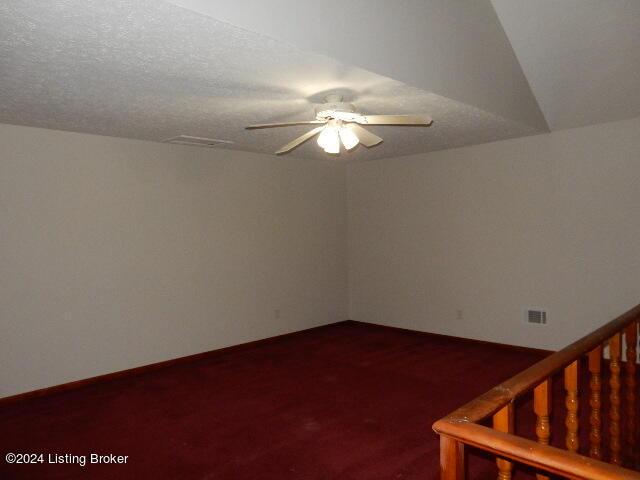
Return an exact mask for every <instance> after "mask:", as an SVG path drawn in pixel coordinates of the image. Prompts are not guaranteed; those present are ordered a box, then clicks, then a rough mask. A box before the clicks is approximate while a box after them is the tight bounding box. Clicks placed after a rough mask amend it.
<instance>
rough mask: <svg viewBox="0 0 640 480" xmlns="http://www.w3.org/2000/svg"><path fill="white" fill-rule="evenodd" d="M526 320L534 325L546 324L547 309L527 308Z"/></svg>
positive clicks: (525, 312)
mask: <svg viewBox="0 0 640 480" xmlns="http://www.w3.org/2000/svg"><path fill="white" fill-rule="evenodd" d="M524 320H525V322H527V323H532V324H534V325H546V324H547V311H546V310H543V309H541V308H526V309H525V311H524Z"/></svg>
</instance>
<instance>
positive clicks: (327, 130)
mask: <svg viewBox="0 0 640 480" xmlns="http://www.w3.org/2000/svg"><path fill="white" fill-rule="evenodd" d="M318 145H320V147H322V149H323V150H324V151H325V152H327V153H333V154H338V153H340V135H339V133H338V128H337V127H335V126H334V125H327V126H326V127H324V130H322V132H320V135H319V136H318Z"/></svg>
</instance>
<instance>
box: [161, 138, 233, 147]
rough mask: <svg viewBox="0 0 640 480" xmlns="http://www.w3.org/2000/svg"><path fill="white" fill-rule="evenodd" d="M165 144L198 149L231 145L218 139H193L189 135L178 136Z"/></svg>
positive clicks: (169, 139) (167, 140)
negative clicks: (191, 146)
mask: <svg viewBox="0 0 640 480" xmlns="http://www.w3.org/2000/svg"><path fill="white" fill-rule="evenodd" d="M163 142H164V143H175V144H176V145H193V146H196V147H209V148H211V147H215V146H216V145H222V144H227V145H228V144H231V143H233V142H230V141H228V140H218V139H216V138H204V137H191V136H189V135H178V136H177V137H173V138H168V139H166V140H163Z"/></svg>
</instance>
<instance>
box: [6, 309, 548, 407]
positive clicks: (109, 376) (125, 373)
mask: <svg viewBox="0 0 640 480" xmlns="http://www.w3.org/2000/svg"><path fill="white" fill-rule="evenodd" d="M340 324H344V325H349V324H351V325H362V326H376V327H379V328H384V329H389V330H395V331H404V332H410V333H413V334H420V335H425V336H430V337H438V338H443V339H449V340H455V341H459V342H465V343H471V344H476V345H477V344H482V345H489V346H493V347H496V348H507V349H510V350H515V351H520V352H527V353H536V354H539V355H549V354H551V353H553V351H552V350H542V349H538V348H529V347H520V346H517V345H509V344H505V343H496V342H488V341H484V340H474V339H471V338H462V337H454V336H451V335H442V334H440V333H430V332H422V331H419V330H411V329H408V328H400V327H391V326H389V325H379V324H375V323H368V322H359V321H356V320H343V321H341V322H335V323H330V324H328V325H320V326H317V327H312V328H307V329H305V330H298V331H296V332H290V333H284V334H282V335H276V336H274V337H268V338H264V339H261V340H255V341H253V342H247V343H241V344H238V345H232V346H230V347H225V348H219V349H217V350H210V351H207V352H202V353H196V354H194V355H188V356H186V357H179V358H173V359H171V360H165V361H163V362H157V363H152V364H150V365H143V366H140V367H134V368H129V369H127V370H120V371H117V372H113V373H106V374H104V375H98V376H96V377H90V378H85V379H82V380H76V381H74V382H69V383H63V384H61V385H54V386H52V387H46V388H40V389H38V390H32V391H30V392H24V393H18V394H17V395H11V396H9V397H3V398H0V407H3V406H6V405H9V404H12V403H15V402H20V401H24V400H28V399H31V398H38V397H44V396H48V395H54V394H57V393H62V392H68V391H70V390H76V389H78V388H82V387H86V386H89V385H95V384H97V383H102V382H108V381H111V380H116V379H118V378H123V377H132V376H136V375H141V374H143V373H147V372H151V371H154V370H160V369H163V368H168V367H172V366H174V365H180V364H184V363H190V362H195V361H198V360H204V359H207V358H213V357H216V356H218V355H222V354H224V353H230V352H234V351H241V350H245V349H250V348H254V347H257V346H260V345H267V344H269V343H273V342H277V341H279V340H282V339H284V338H287V337H292V336H295V335H299V334H302V333H305V332H310V331H313V330H319V329H322V328H327V327H331V326H335V325H340Z"/></svg>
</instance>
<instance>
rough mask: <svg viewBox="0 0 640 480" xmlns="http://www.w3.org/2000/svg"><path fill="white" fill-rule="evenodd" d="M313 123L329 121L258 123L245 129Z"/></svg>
mask: <svg viewBox="0 0 640 480" xmlns="http://www.w3.org/2000/svg"><path fill="white" fill-rule="evenodd" d="M312 123H327V121H326V120H309V121H306V122H285V123H259V124H257V125H249V126H248V127H245V129H247V130H253V129H256V128H273V127H289V126H291V125H308V124H312Z"/></svg>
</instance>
